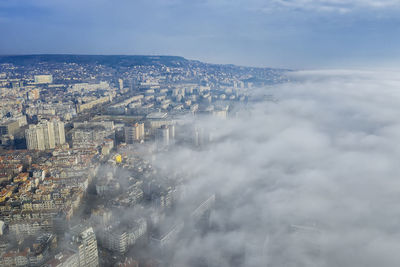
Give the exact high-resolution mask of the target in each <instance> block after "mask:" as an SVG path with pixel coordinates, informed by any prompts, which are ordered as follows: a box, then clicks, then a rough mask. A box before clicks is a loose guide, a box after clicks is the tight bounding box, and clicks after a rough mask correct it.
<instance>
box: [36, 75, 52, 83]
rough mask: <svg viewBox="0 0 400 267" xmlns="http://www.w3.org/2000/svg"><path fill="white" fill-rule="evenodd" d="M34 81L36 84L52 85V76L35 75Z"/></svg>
mask: <svg viewBox="0 0 400 267" xmlns="http://www.w3.org/2000/svg"><path fill="white" fill-rule="evenodd" d="M34 80H35V83H37V84H44V83H52V82H53V75H35V76H34Z"/></svg>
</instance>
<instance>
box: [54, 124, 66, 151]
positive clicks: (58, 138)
mask: <svg viewBox="0 0 400 267" xmlns="http://www.w3.org/2000/svg"><path fill="white" fill-rule="evenodd" d="M52 123H53V128H54V141H55V144H56V146H59V145H63V144H65V129H64V122H62V121H60V120H59V119H53V120H52Z"/></svg>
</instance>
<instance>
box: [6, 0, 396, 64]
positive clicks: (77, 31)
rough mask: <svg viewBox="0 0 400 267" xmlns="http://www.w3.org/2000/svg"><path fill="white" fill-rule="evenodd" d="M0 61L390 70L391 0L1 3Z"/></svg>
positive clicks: (393, 24) (47, 0)
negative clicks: (155, 59) (103, 58)
mask: <svg viewBox="0 0 400 267" xmlns="http://www.w3.org/2000/svg"><path fill="white" fill-rule="evenodd" d="M0 29H1V42H0V54H37V53H66V54H133V55H136V54H146V55H149V54H150V55H177V56H184V57H186V58H189V59H197V60H202V61H205V62H210V63H232V64H237V65H246V66H267V67H285V68H296V69H313V68H376V67H380V68H397V62H398V60H399V58H400V48H399V47H400V1H399V0H151V1H149V0H133V1H132V0H85V1H81V0H79V1H78V0H56V1H54V0H0Z"/></svg>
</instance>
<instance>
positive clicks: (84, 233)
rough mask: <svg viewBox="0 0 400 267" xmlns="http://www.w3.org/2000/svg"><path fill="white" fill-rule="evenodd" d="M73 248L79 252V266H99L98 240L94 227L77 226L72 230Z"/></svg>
mask: <svg viewBox="0 0 400 267" xmlns="http://www.w3.org/2000/svg"><path fill="white" fill-rule="evenodd" d="M71 240H72V248H73V249H74V250H76V251H77V252H78V257H79V266H81V267H83V266H84V267H97V266H99V254H98V250H97V240H96V236H95V233H94V231H93V228H92V227H87V226H84V225H76V226H74V227H73V228H72V229H71Z"/></svg>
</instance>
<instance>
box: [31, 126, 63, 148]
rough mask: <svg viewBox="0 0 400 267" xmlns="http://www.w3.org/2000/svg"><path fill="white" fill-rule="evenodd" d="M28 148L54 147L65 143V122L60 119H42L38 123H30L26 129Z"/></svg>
mask: <svg viewBox="0 0 400 267" xmlns="http://www.w3.org/2000/svg"><path fill="white" fill-rule="evenodd" d="M25 139H26V145H27V148H28V149H32V150H33V149H35V150H45V149H54V148H55V147H56V145H62V144H64V143H65V132H64V123H63V122H61V121H60V120H57V119H53V120H52V121H41V122H40V123H39V124H37V125H29V128H28V129H26V130H25Z"/></svg>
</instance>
